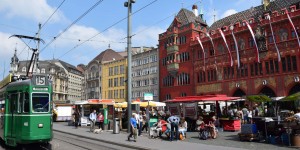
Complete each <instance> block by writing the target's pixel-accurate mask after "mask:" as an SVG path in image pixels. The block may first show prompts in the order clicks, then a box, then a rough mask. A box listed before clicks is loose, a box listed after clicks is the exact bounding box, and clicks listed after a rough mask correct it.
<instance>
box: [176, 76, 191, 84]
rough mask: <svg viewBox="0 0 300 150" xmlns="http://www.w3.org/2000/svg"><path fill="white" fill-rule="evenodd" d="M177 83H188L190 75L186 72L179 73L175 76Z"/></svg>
mask: <svg viewBox="0 0 300 150" xmlns="http://www.w3.org/2000/svg"><path fill="white" fill-rule="evenodd" d="M177 84H178V85H186V84H190V76H189V74H187V73H181V74H180V75H179V76H177Z"/></svg>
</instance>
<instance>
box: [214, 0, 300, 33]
mask: <svg viewBox="0 0 300 150" xmlns="http://www.w3.org/2000/svg"><path fill="white" fill-rule="evenodd" d="M299 2H300V0H275V1H273V2H270V4H269V5H268V6H267V9H266V10H265V9H264V5H260V6H257V7H252V8H250V9H247V10H245V11H241V12H238V13H236V14H233V15H230V16H228V17H225V18H223V19H220V20H218V21H216V22H214V23H213V24H212V25H211V26H210V28H209V30H216V29H217V28H221V27H223V26H229V25H231V24H234V23H237V22H242V21H243V20H247V19H250V18H257V17H261V16H263V15H264V13H266V12H270V11H271V12H273V11H280V10H281V9H283V8H287V9H288V8H289V7H290V6H291V5H294V4H296V3H299Z"/></svg>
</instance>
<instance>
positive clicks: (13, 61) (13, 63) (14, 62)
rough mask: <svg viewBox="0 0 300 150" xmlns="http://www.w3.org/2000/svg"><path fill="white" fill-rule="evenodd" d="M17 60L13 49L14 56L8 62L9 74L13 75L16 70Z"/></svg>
mask: <svg viewBox="0 0 300 150" xmlns="http://www.w3.org/2000/svg"><path fill="white" fill-rule="evenodd" d="M18 63H19V58H18V57H17V49H15V53H14V56H13V57H12V58H11V62H10V71H9V72H10V73H12V74H15V72H17V70H18Z"/></svg>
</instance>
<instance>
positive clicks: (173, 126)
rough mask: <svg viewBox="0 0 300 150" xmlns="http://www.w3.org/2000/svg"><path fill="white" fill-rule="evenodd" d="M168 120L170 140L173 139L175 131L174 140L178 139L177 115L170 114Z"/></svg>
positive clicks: (178, 120)
mask: <svg viewBox="0 0 300 150" xmlns="http://www.w3.org/2000/svg"><path fill="white" fill-rule="evenodd" d="M168 122H169V123H170V124H171V136H170V141H173V140H174V132H175V133H176V136H175V140H178V139H179V131H178V124H179V122H180V119H179V117H177V116H175V115H172V116H171V117H169V118H168ZM174 130H175V131H174Z"/></svg>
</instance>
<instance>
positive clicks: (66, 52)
mask: <svg viewBox="0 0 300 150" xmlns="http://www.w3.org/2000/svg"><path fill="white" fill-rule="evenodd" d="M156 1H158V0H154V1H152V2H150V3H149V4H147V5H145V6H143V7H142V8H140V9H138V10H137V11H135V12H133V13H132V14H131V15H134V14H136V13H138V12H139V11H141V10H143V9H145V8H146V7H148V6H150V5H152V4H153V3H155V2H156ZM127 18H128V17H124V18H122V19H121V20H119V21H117V22H116V23H114V24H112V25H110V26H109V27H107V28H106V29H104V30H103V31H101V32H99V33H97V34H95V35H94V36H92V37H90V38H89V39H87V40H84V41H83V42H81V43H79V44H77V45H76V46H74V47H73V48H71V49H70V50H68V51H67V52H66V53H64V54H62V55H61V56H60V57H58V59H60V58H62V57H63V56H65V55H66V54H68V53H69V52H71V51H72V50H74V49H76V48H77V47H79V46H81V45H82V44H84V43H86V42H88V41H90V40H91V39H93V38H95V37H96V36H98V35H99V34H101V33H103V32H105V31H107V30H108V29H110V28H112V27H113V26H115V25H117V24H119V23H120V22H122V21H124V20H126V19H127Z"/></svg>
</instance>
